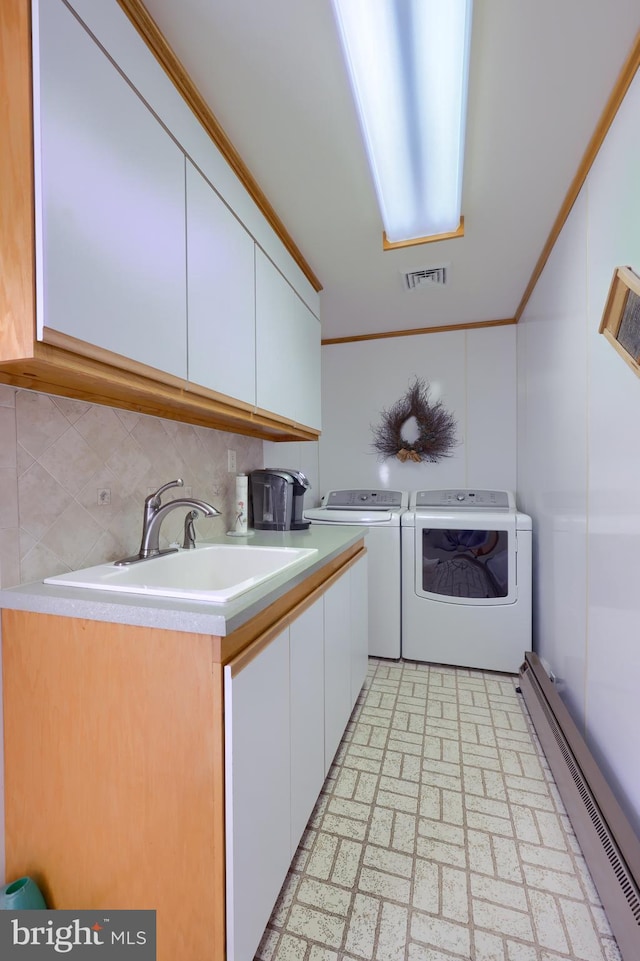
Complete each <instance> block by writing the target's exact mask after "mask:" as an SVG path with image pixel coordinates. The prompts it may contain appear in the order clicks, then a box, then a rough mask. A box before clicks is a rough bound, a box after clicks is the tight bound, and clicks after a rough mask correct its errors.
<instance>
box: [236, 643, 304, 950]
mask: <svg viewBox="0 0 640 961" xmlns="http://www.w3.org/2000/svg"><path fill="white" fill-rule="evenodd" d="M290 757H291V749H290V722H289V630H288V629H287V630H285V631H283V632H282V634H280V635H279V636H278V637H276V638H275V640H273V641H272V642H271V643H270V644H268V645H267V647H265V648H264V650H262V651H260V653H259V654H258V655H257V656H256V657H255V658H254V659H253V660H252V661H251V662H250V663H249V664H247V665H246V666H245V667H243V668H242V669H241V670H239V671H238V672H237V673H236V674H235V676H234V673H233V665H229V666H227V667H225V799H226V807H225V810H226V815H225V816H226V840H227V850H226V869H227V958H228V961H253V958H254V955H255V952H256V949H257V947H258V944H259V943H260V939H261V938H262V935H263V933H264V929H265V927H266V925H267V922H268V920H269V917H270V915H271V911H272V910H273V906H274V904H275V901H276V898H277V897H278V893H279V892H280V888H281V886H282V883H283V881H284V879H285V877H286V874H287V870H288V868H289V863H290V860H291V803H290V792H291V781H290Z"/></svg>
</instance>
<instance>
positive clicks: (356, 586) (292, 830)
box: [224, 556, 367, 961]
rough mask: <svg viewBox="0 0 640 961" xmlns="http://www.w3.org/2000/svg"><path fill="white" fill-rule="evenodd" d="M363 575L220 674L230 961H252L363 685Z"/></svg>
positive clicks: (339, 585)
mask: <svg viewBox="0 0 640 961" xmlns="http://www.w3.org/2000/svg"><path fill="white" fill-rule="evenodd" d="M366 573H367V572H366V556H365V557H363V558H361V559H360V560H359V561H357V562H356V563H355V564H354V565H353V566H352V567H351V568H350V569H349V570H348V571H347V572H346V573H345V574H343V575H342V577H340V578H339V579H338V580H337V581H335V582H334V583H333V584H332V585H331V587H329V588H328V590H327V591H326V592H325V593H324V595H323V596H322V597H320V598H318V600H316V601H315V602H314V603H313V604H312V605H311V606H309V607H308V608H307V609H306V610H305V611H304V612H303V613H302V614H301V615H300V616H299V617H298V618H296V619H295V620H294V621H292V623H291V624H290V625H289V627H288V628H287V629H285V630H284V631H282V632H281V633H279V634H277V635H275V636H274V637H273V638H268V639H266V640H265V641H263V640H259V641H258V642H256V644H255V646H254V648H253V650H252V649H251V648H249V649H248V650H247V651H246V652H243V653H242V654H240V655H239V657H237V658H236V659H235V660H234V661H232V662H231V664H228V665H227V666H226V667H225V669H224V670H225V681H224V684H225V687H224V690H225V796H226V830H227V849H226V870H227V961H252V959H253V958H254V956H255V953H256V950H257V948H258V945H259V943H260V940H261V938H262V935H263V933H264V930H265V927H266V925H267V922H268V920H269V917H270V915H271V912H272V910H273V906H274V904H275V902H276V899H277V897H278V894H279V892H280V889H281V887H282V884H283V882H284V880H285V877H286V874H287V871H288V869H289V864H290V862H291V859H292V857H293V855H294V854H295V851H296V848H297V846H298V844H299V841H300V838H301V837H302V833H303V831H304V829H305V827H306V825H307V822H308V820H309V817H310V815H311V813H312V811H313V808H314V805H315V803H316V801H317V798H318V795H319V793H320V790H321V788H322V785H323V782H324V779H325V776H326V773H327V771H328V769H329V767H330V765H331V762H332V760H333V757H334V755H335V752H336V750H337V747H338V745H339V743H340V740H341V738H342V735H343V734H344V729H345V727H346V725H347V723H348V721H349V717H350V715H351V712H352V710H353V706H354V704H355V701H356V699H357V697H358V694H359V692H360V689H361V688H362V685H363V683H364V680H365V676H366V672H367V633H366V632H367V614H366V612H367V576H366ZM362 592H364V594H363V596H359V595H360V594H361V593H362Z"/></svg>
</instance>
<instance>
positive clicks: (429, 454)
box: [372, 377, 457, 463]
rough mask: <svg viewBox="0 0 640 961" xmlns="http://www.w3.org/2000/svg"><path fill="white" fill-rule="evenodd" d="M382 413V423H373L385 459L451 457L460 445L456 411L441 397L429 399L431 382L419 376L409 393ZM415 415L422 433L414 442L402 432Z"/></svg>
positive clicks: (376, 448)
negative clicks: (450, 411)
mask: <svg viewBox="0 0 640 961" xmlns="http://www.w3.org/2000/svg"><path fill="white" fill-rule="evenodd" d="M380 416H381V417H382V423H381V424H380V425H379V426H378V427H372V430H373V436H374V441H373V447H374V449H375V450H377V452H378V454H380V456H381V457H382V458H383V460H386V459H387V458H388V457H397V458H398V460H400V461H402V463H404V462H405V461H407V460H411V461H415V462H416V463H420V461H433V462H435V461H439V460H441V459H442V458H443V457H450V456H451V454H452V453H453V450H454V448H455V447H456V443H457V441H456V422H455V418H454V416H453V414H450V413H449V411H447V410H445V408H444V407H443V405H442V402H441V401H439V400H437V401H434V402H431V401H430V400H429V386H428V385H427V384H425V382H424V381H423V380H421V379H420V378H419V377H416V379H415V382H414V383H413V384H412V386H411V387H410V388H409V390H408V391H407V393H406V394H405V396H404V397H402V398H401V399H400V400H399V401H397V402H396V403H395V404H394V405H393V406H392V407H390V408H389V409H388V410H383V411H382V413H381V415H380ZM411 417H414V418H415V421H416V424H417V425H418V437H417V438H416V440H415V441H413V442H410V441H407V440H405V438H404V437H403V436H402V428H403V427H404V425H405V424H406V422H407V421H408V420H409V419H410V418H411Z"/></svg>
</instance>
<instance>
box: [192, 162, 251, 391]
mask: <svg viewBox="0 0 640 961" xmlns="http://www.w3.org/2000/svg"><path fill="white" fill-rule="evenodd" d="M254 248H255V243H254V241H253V238H252V237H251V235H250V234H249V233H248V232H247V231H246V230H245V228H244V227H243V226H242V224H241V223H240V221H239V220H238V219H237V217H235V215H234V214H233V213H232V212H231V210H229V208H228V207H227V206H226V204H224V203H223V201H222V200H221V199H220V197H219V196H218V194H217V193H216V192H215V190H214V189H213V187H212V186H211V184H210V183H209V182H208V181H207V180H205V178H204V177H203V176H202V174H201V173H199V171H198V170H196V168H195V167H194V166H193V164H192V163H191V161H189V160H187V251H188V257H187V304H188V318H189V380H191V381H193V382H194V383H196V384H201V385H202V386H203V387H210V388H212V389H213V390H219V391H221V392H222V393H223V394H228V395H229V396H231V397H235V398H238V399H239V400H243V401H247V403H249V404H255V402H256V337H255V313H256V298H255V278H254Z"/></svg>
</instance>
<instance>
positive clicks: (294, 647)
mask: <svg viewBox="0 0 640 961" xmlns="http://www.w3.org/2000/svg"><path fill="white" fill-rule="evenodd" d="M289 631H290V658H291V660H290V664H291V857H293V855H294V854H295V852H296V848H297V847H298V844H299V842H300V838H301V837H302V834H303V831H304V829H305V827H306V826H307V822H308V820H309V817H310V816H311V812H312V811H313V808H314V806H315V803H316V801H317V799H318V795H319V794H320V791H321V789H322V784H323V782H324V605H323V601H322V598H320V599H319V600H317V601H316V602H315V604H312V605H311V607H309V608H307V610H306V611H304V613H303V614H301V615H300V617H299V618H297V619H296V620H295V621H294V622H293V623H292V624H291V626H290V628H289Z"/></svg>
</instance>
